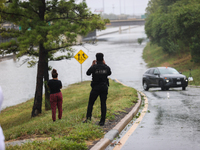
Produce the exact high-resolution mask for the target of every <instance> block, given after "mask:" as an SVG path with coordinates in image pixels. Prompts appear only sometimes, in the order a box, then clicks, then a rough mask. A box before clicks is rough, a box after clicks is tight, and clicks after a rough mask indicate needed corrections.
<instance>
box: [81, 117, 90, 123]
mask: <svg viewBox="0 0 200 150" xmlns="http://www.w3.org/2000/svg"><path fill="white" fill-rule="evenodd" d="M88 121H91V118H88V119H85V120H84V121H83V123H88Z"/></svg>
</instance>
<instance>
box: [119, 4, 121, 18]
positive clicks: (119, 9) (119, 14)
mask: <svg viewBox="0 0 200 150" xmlns="http://www.w3.org/2000/svg"><path fill="white" fill-rule="evenodd" d="M119 10H120V11H119V20H120V17H121V0H119Z"/></svg>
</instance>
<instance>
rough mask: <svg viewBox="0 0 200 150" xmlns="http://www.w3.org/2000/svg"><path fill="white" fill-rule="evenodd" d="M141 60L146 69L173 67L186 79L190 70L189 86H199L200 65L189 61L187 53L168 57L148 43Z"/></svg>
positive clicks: (160, 49) (157, 47)
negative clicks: (190, 80) (191, 79)
mask: <svg viewBox="0 0 200 150" xmlns="http://www.w3.org/2000/svg"><path fill="white" fill-rule="evenodd" d="M143 59H144V60H145V62H146V63H147V65H148V67H158V66H163V67H173V68H176V69H177V70H178V71H179V72H182V73H183V74H184V75H186V76H187V77H189V76H190V69H192V71H191V74H192V77H193V79H194V81H192V82H189V84H190V85H200V73H199V72H200V64H197V63H194V62H192V61H191V55H190V53H189V52H185V53H178V54H172V55H168V54H166V53H164V52H163V51H162V48H161V47H159V46H157V45H154V44H151V43H150V42H149V43H148V44H147V46H146V47H145V49H144V51H143Z"/></svg>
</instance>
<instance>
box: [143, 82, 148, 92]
mask: <svg viewBox="0 0 200 150" xmlns="http://www.w3.org/2000/svg"><path fill="white" fill-rule="evenodd" d="M143 88H144V90H145V91H148V90H149V86H148V84H147V82H146V81H143Z"/></svg>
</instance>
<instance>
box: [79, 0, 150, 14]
mask: <svg viewBox="0 0 200 150" xmlns="http://www.w3.org/2000/svg"><path fill="white" fill-rule="evenodd" d="M79 1H81V0H79ZM148 1H149V0H86V3H87V5H88V7H89V8H91V11H92V12H93V13H95V10H103V8H104V11H105V13H107V14H110V13H114V14H120V12H121V14H130V15H132V14H136V15H141V14H144V13H145V8H146V7H147V4H148Z"/></svg>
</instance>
